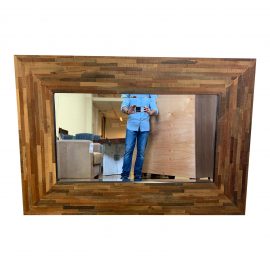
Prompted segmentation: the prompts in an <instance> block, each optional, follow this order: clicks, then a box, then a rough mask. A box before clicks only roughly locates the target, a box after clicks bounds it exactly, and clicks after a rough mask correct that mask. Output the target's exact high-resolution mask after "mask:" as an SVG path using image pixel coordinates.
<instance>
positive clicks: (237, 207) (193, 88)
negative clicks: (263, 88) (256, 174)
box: [14, 55, 256, 214]
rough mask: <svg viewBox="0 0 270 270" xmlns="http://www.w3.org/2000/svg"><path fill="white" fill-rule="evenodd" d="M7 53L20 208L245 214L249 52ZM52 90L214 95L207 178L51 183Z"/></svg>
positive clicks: (251, 76)
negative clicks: (226, 55) (238, 55)
mask: <svg viewBox="0 0 270 270" xmlns="http://www.w3.org/2000/svg"><path fill="white" fill-rule="evenodd" d="M14 60H15V74H16V93H17V107H18V125H19V142H20V158H21V159H20V160H21V177H22V194H23V209H24V214H245V205H246V195H247V179H248V161H249V149H250V135H251V120H252V105H253V92H254V81H255V66H256V59H222V58H176V57H173V58H172V57H114V56H104V57H103V56H23V55H18V56H15V57H14ZM56 92H63V93H75V92H76V93H105V94H106V93H114V94H121V93H131V92H132V93H133V92H136V93H154V94H216V95H218V97H219V111H218V116H217V118H218V119H217V139H216V153H215V172H214V183H171V184H164V183H161V184H153V183H152V184H150V183H77V184H59V183H57V181H56V161H55V131H54V106H53V95H54V93H56Z"/></svg>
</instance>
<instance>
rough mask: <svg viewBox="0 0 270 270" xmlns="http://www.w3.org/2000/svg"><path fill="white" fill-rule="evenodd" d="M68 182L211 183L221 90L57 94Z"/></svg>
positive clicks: (61, 169) (59, 142)
mask: <svg viewBox="0 0 270 270" xmlns="http://www.w3.org/2000/svg"><path fill="white" fill-rule="evenodd" d="M54 108H55V132H56V134H55V138H56V141H55V146H56V151H55V152H56V161H57V179H58V181H60V182H92V181H104V182H108V181H113V182H114V181H116V182H118V181H119V182H125V181H134V180H135V182H161V183H162V182H165V183H168V182H209V181H210V182H211V181H213V180H214V179H213V178H214V166H215V141H216V119H217V110H218V97H217V95H163V94H162V95H160V94H159V95H154V94H106V95H105V94H82V93H81V94H78V93H55V94H54Z"/></svg>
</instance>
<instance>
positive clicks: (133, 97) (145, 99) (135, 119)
mask: <svg viewBox="0 0 270 270" xmlns="http://www.w3.org/2000/svg"><path fill="white" fill-rule="evenodd" d="M121 97H122V99H123V101H122V104H121V111H122V108H123V107H127V108H129V107H130V106H132V105H136V106H137V107H144V106H146V107H148V108H149V109H150V110H156V114H158V108H157V104H156V99H157V95H150V94H122V95H121ZM127 129H129V130H135V131H137V130H139V129H140V130H141V131H150V115H149V114H148V113H147V112H144V111H142V112H135V113H132V114H129V115H128V121H127Z"/></svg>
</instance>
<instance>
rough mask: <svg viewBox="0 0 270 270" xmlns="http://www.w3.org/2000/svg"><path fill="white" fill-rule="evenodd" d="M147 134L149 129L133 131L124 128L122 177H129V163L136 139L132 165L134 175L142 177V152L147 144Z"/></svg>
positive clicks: (130, 162)
mask: <svg viewBox="0 0 270 270" xmlns="http://www.w3.org/2000/svg"><path fill="white" fill-rule="evenodd" d="M148 136H149V131H140V129H139V130H138V131H133V130H129V129H126V144H125V154H124V162H123V167H122V173H121V176H122V177H129V174H130V169H131V164H132V155H133V151H134V147H135V143H136V139H137V157H136V162H135V166H134V177H135V178H141V177H142V167H143V161H144V152H145V149H146V145H147V140H148Z"/></svg>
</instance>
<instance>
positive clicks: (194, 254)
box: [0, 0, 270, 270]
mask: <svg viewBox="0 0 270 270" xmlns="http://www.w3.org/2000/svg"><path fill="white" fill-rule="evenodd" d="M267 2H268V1H259V0H257V1H230V0H227V1H222V2H220V1H209V0H208V1H190V0H189V1H169V0H167V1H146V0H144V1H138V0H136V1H133V2H131V1H130V2H128V1H100V0H99V1H81V0H76V1H68V0H66V1H56V0H54V1H51V0H46V1H37V0H36V1H28V0H24V1H14V0H9V1H1V4H0V91H1V92H0V117H1V122H0V123H1V132H0V134H1V135H0V136H1V138H0V155H1V156H0V158H1V160H0V167H1V168H0V180H1V188H0V200H1V202H0V207H1V213H0V214H1V221H0V227H1V229H0V248H1V251H0V254H1V255H0V256H1V260H0V268H1V269H16V268H18V267H22V268H24V269H41V270H42V269H46V270H47V269H57V268H58V269H136V270H137V269H180V268H181V269H185V270H186V269H216V268H217V269H245V268H247V267H250V269H254V268H255V269H270V268H269V267H270V263H269V240H270V233H269V227H270V221H269V214H270V205H269V202H270V198H269V188H270V185H269V182H270V177H269V167H270V162H269V161H270V160H269V155H270V154H269V153H270V147H269V137H270V134H269V133H270V132H269V131H270V130H269V122H270V121H269V115H270V114H269V107H270V102H269V100H270V95H269V93H270V89H269V88H270V86H269V77H270V71H269V66H270V34H269V33H270V31H269V26H268V27H267V25H269V24H270V8H269V7H268V6H267ZM14 54H32V55H39V54H41V55H42V54H47V55H52V54H55V55H104V56H106V55H107V56H110V55H115V56H117V55H118V56H175V57H176V56H177V57H237V58H241V57H244V58H257V70H256V83H255V98H254V111H253V124H252V137H251V153H250V166H249V180H248V196H247V212H246V215H245V216H165V217H162V216H83V217H81V216H23V214H22V194H21V178H20V177H21V176H20V159H19V139H18V124H17V123H18V120H17V107H16V106H17V104H16V92H15V80H14V65H13V55H14ZM15 267H16V268H15Z"/></svg>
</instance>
